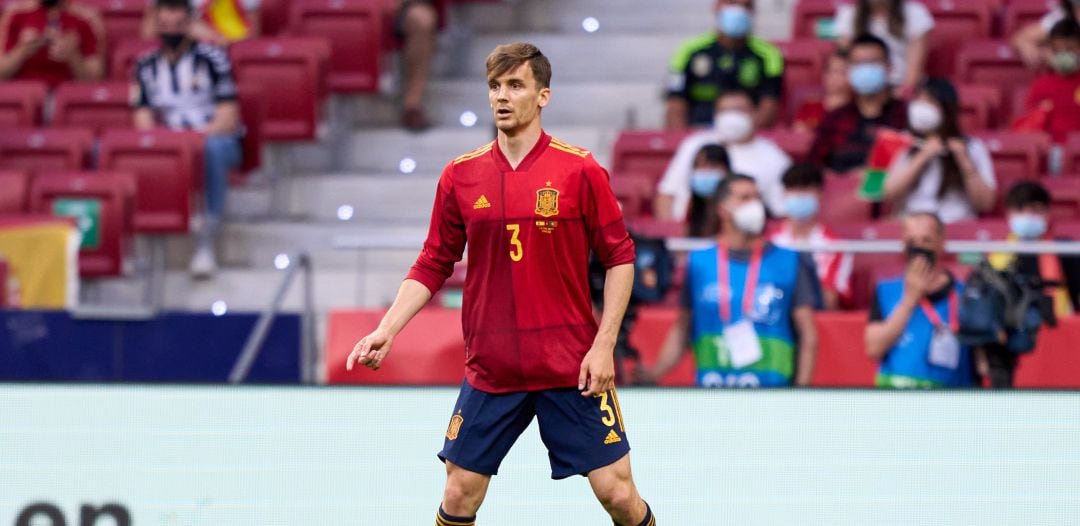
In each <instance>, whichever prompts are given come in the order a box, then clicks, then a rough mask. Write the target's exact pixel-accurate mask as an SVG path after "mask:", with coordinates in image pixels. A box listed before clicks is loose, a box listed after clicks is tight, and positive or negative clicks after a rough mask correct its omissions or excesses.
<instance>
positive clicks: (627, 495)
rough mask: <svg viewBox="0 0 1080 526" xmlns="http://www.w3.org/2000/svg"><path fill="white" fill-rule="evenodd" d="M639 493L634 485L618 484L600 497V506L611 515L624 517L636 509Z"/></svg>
mask: <svg viewBox="0 0 1080 526" xmlns="http://www.w3.org/2000/svg"><path fill="white" fill-rule="evenodd" d="M637 498H638V497H637V492H635V491H634V486H633V485H632V484H626V483H621V484H616V485H614V486H612V487H611V488H609V489H608V490H607V491H604V492H603V494H601V495H600V504H601V505H603V506H604V509H605V510H607V511H608V512H609V513H612V514H617V515H624V514H626V513H627V512H629V511H630V510H631V509H633V507H634V503H635V502H636V501H637Z"/></svg>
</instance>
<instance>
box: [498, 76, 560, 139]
mask: <svg viewBox="0 0 1080 526" xmlns="http://www.w3.org/2000/svg"><path fill="white" fill-rule="evenodd" d="M550 97H551V89H549V88H541V87H540V86H539V85H538V84H537V82H536V78H534V77H533V73H532V67H531V66H530V65H529V64H528V63H525V64H522V65H520V66H518V67H517V68H516V69H513V70H511V71H508V72H506V73H504V74H503V75H500V76H498V77H494V78H490V79H488V103H489V104H491V111H492V112H493V114H494V117H495V127H496V128H498V129H499V130H500V131H502V132H504V133H510V134H512V133H513V132H514V131H516V130H522V129H525V128H526V127H528V126H529V125H530V124H532V123H533V121H536V120H538V119H539V118H540V109H541V108H543V107H544V106H547V103H548V100H549V99H550Z"/></svg>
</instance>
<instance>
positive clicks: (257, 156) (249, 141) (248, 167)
mask: <svg viewBox="0 0 1080 526" xmlns="http://www.w3.org/2000/svg"><path fill="white" fill-rule="evenodd" d="M236 90H237V96H238V98H239V101H240V118H241V119H242V120H243V122H244V139H243V141H242V144H241V146H242V148H243V152H244V159H243V163H242V164H241V165H240V170H239V173H240V174H242V175H246V174H248V173H250V172H251V171H253V170H256V169H258V168H259V167H260V166H262V146H263V125H264V123H265V121H266V96H265V91H264V90H263V87H262V86H261V85H259V84H255V83H253V82H240V83H238V84H237V86H236Z"/></svg>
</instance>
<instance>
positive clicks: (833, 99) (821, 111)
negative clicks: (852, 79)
mask: <svg viewBox="0 0 1080 526" xmlns="http://www.w3.org/2000/svg"><path fill="white" fill-rule="evenodd" d="M821 86H822V88H823V91H824V93H823V95H822V96H821V97H820V98H818V99H816V100H810V101H807V102H804V103H803V104H802V105H801V106H799V109H798V111H796V112H795V120H794V122H793V123H792V127H793V128H795V129H796V130H798V131H803V132H813V131H814V128H817V125H818V124H820V123H821V120H822V119H823V118H825V114H827V113H829V112H830V111H833V110H835V109H837V108H840V107H843V106H844V105H846V104H847V103H849V102H851V86H849V85H848V78H847V52H845V51H843V50H842V49H837V50H836V52H834V53H832V54H831V55H829V58H828V60H827V61H826V63H825V69H824V70H823V71H822V72H821Z"/></svg>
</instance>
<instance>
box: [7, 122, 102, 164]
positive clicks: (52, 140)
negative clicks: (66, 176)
mask: <svg viewBox="0 0 1080 526" xmlns="http://www.w3.org/2000/svg"><path fill="white" fill-rule="evenodd" d="M93 141H94V134H93V133H92V132H91V131H90V130H88V129H85V128H16V129H11V128H9V129H6V130H4V132H3V133H0V168H7V169H16V170H26V171H29V172H32V173H36V172H38V171H43V170H81V169H82V168H83V167H84V166H86V162H87V160H88V159H89V156H90V148H91V146H92V145H93Z"/></svg>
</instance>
